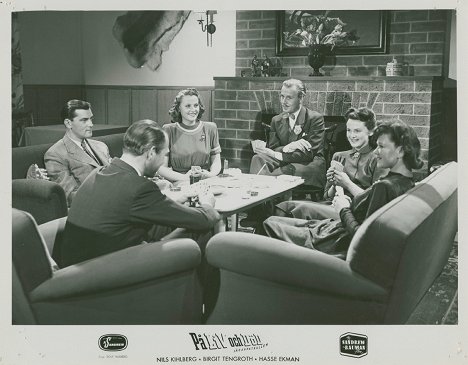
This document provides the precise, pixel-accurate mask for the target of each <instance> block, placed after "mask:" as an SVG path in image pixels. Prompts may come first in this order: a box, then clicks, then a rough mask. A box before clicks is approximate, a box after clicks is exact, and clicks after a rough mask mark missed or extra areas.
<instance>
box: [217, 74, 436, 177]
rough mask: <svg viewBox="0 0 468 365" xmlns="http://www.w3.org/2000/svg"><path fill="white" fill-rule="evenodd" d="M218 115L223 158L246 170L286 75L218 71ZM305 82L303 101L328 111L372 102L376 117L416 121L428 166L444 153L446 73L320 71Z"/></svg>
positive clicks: (276, 109) (331, 113)
mask: <svg viewBox="0 0 468 365" xmlns="http://www.w3.org/2000/svg"><path fill="white" fill-rule="evenodd" d="M214 79H215V92H214V103H213V111H214V121H215V122H216V124H217V125H218V129H219V135H220V143H221V147H222V149H223V153H222V155H223V158H227V159H228V160H229V161H230V166H231V167H239V168H241V169H242V171H244V172H247V171H248V168H249V162H250V158H251V156H252V154H253V152H252V149H251V146H250V141H251V140H252V139H257V138H262V137H263V131H262V127H261V121H262V115H265V114H271V113H278V112H279V111H280V110H281V107H280V104H279V98H278V95H279V93H278V92H279V90H280V89H281V85H282V82H283V80H284V77H283V78H276V77H268V78H242V77H215V78H214ZM301 79H302V80H303V81H304V82H305V83H306V88H307V95H306V97H305V105H306V106H308V107H309V108H310V109H313V110H316V111H318V112H320V113H322V114H323V115H325V116H342V115H343V114H344V112H345V111H346V110H347V109H348V108H349V107H363V106H366V107H369V108H372V109H373V110H374V111H375V113H376V115H377V119H378V120H380V119H388V118H395V117H397V118H400V119H401V120H403V121H405V122H407V123H408V124H410V125H411V126H413V127H414V129H415V131H416V133H417V135H418V137H419V139H420V141H421V147H422V158H423V160H424V162H425V165H424V167H423V169H422V170H421V173H422V175H424V174H425V173H426V172H427V167H428V166H430V165H431V164H432V163H433V162H436V161H438V160H439V159H440V156H441V133H440V129H441V124H442V108H441V103H442V78H440V77H434V76H412V77H410V76H405V77H378V76H376V77H365V76H362V77H361V76H360V77H344V78H340V77H321V78H301Z"/></svg>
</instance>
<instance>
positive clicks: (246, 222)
mask: <svg viewBox="0 0 468 365" xmlns="http://www.w3.org/2000/svg"><path fill="white" fill-rule="evenodd" d="M239 225H240V226H241V227H244V228H247V227H251V228H255V227H257V225H258V221H257V220H256V219H254V218H252V217H246V218H244V219H241V220H240V221H239Z"/></svg>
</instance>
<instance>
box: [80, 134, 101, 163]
mask: <svg viewBox="0 0 468 365" xmlns="http://www.w3.org/2000/svg"><path fill="white" fill-rule="evenodd" d="M85 141H86V140H85V139H83V140H82V141H81V148H83V151H85V152H86V153H87V155H88V156H89V157H91V158H92V159H93V160H94V161H96V163H97V164H98V165H99V166H102V163H101V162H100V161H99V160H98V159H97V157H96V156H94V154H93V153H92V152H91V151H90V149H89V148H88V144H87V143H86V142H85Z"/></svg>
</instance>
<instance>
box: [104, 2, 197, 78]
mask: <svg viewBox="0 0 468 365" xmlns="http://www.w3.org/2000/svg"><path fill="white" fill-rule="evenodd" d="M189 14H190V11H128V12H127V13H126V14H125V15H122V16H119V17H118V18H117V19H116V21H115V24H114V27H113V30H112V33H113V35H114V37H115V38H116V39H117V40H118V41H119V43H120V45H121V46H122V48H123V50H124V53H125V57H126V58H127V61H128V63H129V64H130V65H131V66H133V67H135V68H139V67H143V66H145V65H146V66H147V67H148V68H149V69H151V70H152V71H155V70H156V69H157V68H158V67H159V66H160V65H161V62H162V60H161V58H162V53H163V52H164V51H167V50H168V49H169V45H170V44H171V42H172V40H173V39H174V37H175V36H176V35H177V33H179V31H180V30H181V29H182V26H183V25H184V23H185V21H186V20H187V18H188V16H189Z"/></svg>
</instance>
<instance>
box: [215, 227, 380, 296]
mask: <svg viewBox="0 0 468 365" xmlns="http://www.w3.org/2000/svg"><path fill="white" fill-rule="evenodd" d="M206 252H207V259H208V262H209V263H210V264H211V265H213V266H216V267H219V268H221V269H224V270H227V271H232V272H235V273H238V274H243V275H247V276H252V277H256V278H260V279H263V280H269V281H273V282H276V283H280V284H285V285H290V286H294V287H299V288H303V289H308V290H317V291H322V292H328V293H331V294H335V293H336V294H337V295H340V296H343V295H344V296H348V297H351V298H360V299H372V300H379V301H384V300H385V299H386V298H387V296H388V293H387V291H386V290H385V289H384V288H382V287H381V286H379V285H377V284H375V283H374V282H372V281H370V280H368V279H366V278H365V277H363V276H361V275H359V274H357V273H356V272H354V271H353V270H351V268H350V266H349V264H348V263H347V262H346V261H343V260H341V259H338V258H336V257H333V256H331V255H327V254H325V253H323V252H320V251H315V250H311V249H307V248H303V247H299V246H295V245H294V244H291V243H287V242H283V241H280V240H277V239H273V238H269V237H264V236H259V235H253V234H248V233H241V232H224V233H219V234H217V235H216V236H214V237H213V238H212V239H211V240H210V241H209V242H208V245H207V249H206Z"/></svg>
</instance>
